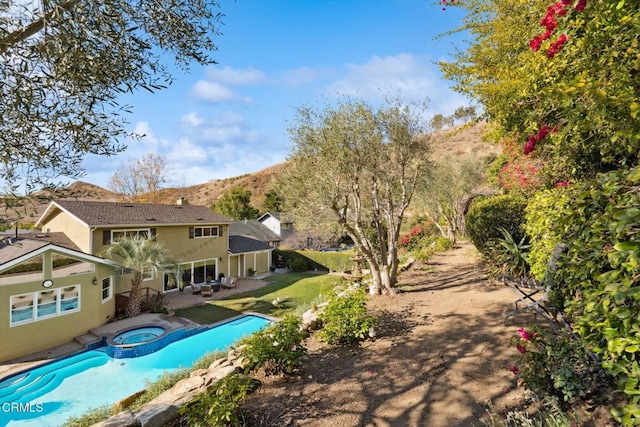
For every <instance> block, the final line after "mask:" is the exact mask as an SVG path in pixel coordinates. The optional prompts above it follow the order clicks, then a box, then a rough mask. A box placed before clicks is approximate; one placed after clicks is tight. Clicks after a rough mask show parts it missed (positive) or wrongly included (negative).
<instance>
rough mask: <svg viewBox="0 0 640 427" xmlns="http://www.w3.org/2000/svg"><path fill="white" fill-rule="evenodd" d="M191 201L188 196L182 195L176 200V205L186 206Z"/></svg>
mask: <svg viewBox="0 0 640 427" xmlns="http://www.w3.org/2000/svg"><path fill="white" fill-rule="evenodd" d="M188 204H189V201H188V200H187V199H186V197H180V198H179V199H178V200H177V201H176V205H178V206H185V205H188Z"/></svg>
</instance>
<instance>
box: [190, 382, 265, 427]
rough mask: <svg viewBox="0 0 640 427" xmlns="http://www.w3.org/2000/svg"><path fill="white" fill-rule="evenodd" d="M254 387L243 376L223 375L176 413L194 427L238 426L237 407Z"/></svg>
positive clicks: (238, 409)
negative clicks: (207, 389) (205, 391)
mask: <svg viewBox="0 0 640 427" xmlns="http://www.w3.org/2000/svg"><path fill="white" fill-rule="evenodd" d="M258 385H259V381H257V380H255V379H252V378H250V377H248V376H247V375H244V374H231V375H227V376H226V377H224V378H223V379H221V380H220V381H218V382H217V383H215V384H214V385H213V387H212V388H211V389H210V390H209V391H208V392H207V393H204V394H201V395H200V396H198V397H196V398H195V399H194V400H193V401H191V402H190V403H189V404H187V405H185V406H183V407H182V408H181V409H180V411H178V413H179V414H180V415H182V416H183V417H184V418H185V419H186V422H187V425H189V426H194V427H196V426H220V427H223V426H237V425H241V421H242V420H241V412H240V406H241V405H242V403H243V402H244V401H245V399H246V398H247V396H248V395H249V394H251V393H252V392H253V391H254V390H255V389H256V388H257V387H258Z"/></svg>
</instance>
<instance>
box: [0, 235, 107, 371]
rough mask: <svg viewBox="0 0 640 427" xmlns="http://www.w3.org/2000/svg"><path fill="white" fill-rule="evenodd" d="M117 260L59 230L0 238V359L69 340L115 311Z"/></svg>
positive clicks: (103, 320)
mask: <svg viewBox="0 0 640 427" xmlns="http://www.w3.org/2000/svg"><path fill="white" fill-rule="evenodd" d="M116 267H117V264H116V263H115V262H113V261H110V260H106V259H102V258H99V257H96V256H93V255H89V254H86V253H83V252H82V251H80V250H79V248H78V247H77V246H76V245H75V244H74V243H73V242H71V241H70V240H69V239H68V238H67V237H66V236H65V235H64V234H63V233H50V234H44V233H31V234H21V235H19V236H15V237H13V236H3V238H2V239H1V240H0V313H1V314H2V317H1V320H0V361H4V360H8V359H12V358H15V357H19V356H22V355H25V354H28V353H32V352H36V351H40V350H44V349H46V348H49V347H53V346H56V345H60V344H62V343H64V342H68V341H71V340H73V338H74V337H77V336H79V335H82V334H84V333H86V332H87V331H88V330H89V329H91V328H95V327H97V326H100V325H103V324H104V323H107V322H108V321H110V320H111V319H112V317H113V315H114V313H115V298H114V283H115V277H116V275H115V271H116Z"/></svg>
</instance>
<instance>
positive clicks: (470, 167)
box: [415, 155, 484, 243]
mask: <svg viewBox="0 0 640 427" xmlns="http://www.w3.org/2000/svg"><path fill="white" fill-rule="evenodd" d="M483 180H484V165H483V164H482V161H480V159H478V158H477V157H476V156H475V155H467V156H459V157H451V156H445V157H443V158H441V159H439V160H438V161H436V162H434V165H433V166H432V167H431V174H430V176H429V178H428V179H427V180H426V181H425V182H424V184H423V186H422V187H421V188H420V190H419V191H418V192H417V194H416V200H415V205H416V206H417V207H419V208H420V209H422V210H424V212H425V213H426V214H427V215H428V216H429V218H431V219H432V220H433V223H434V225H435V226H436V227H438V229H439V230H440V232H441V233H442V236H443V237H448V238H449V239H451V241H452V242H453V243H455V242H456V237H457V232H458V227H459V224H460V221H461V218H462V215H463V212H462V204H461V202H462V199H463V198H464V197H465V196H468V195H469V194H470V193H471V191H472V190H473V189H474V188H476V187H477V186H478V185H480V184H481V183H482V181H483ZM441 224H442V225H441Z"/></svg>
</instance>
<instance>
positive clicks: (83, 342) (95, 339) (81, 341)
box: [73, 332, 102, 348]
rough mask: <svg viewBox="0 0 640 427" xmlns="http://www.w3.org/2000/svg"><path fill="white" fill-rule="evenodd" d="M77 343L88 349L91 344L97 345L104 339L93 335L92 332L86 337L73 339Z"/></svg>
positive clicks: (81, 336)
mask: <svg viewBox="0 0 640 427" xmlns="http://www.w3.org/2000/svg"><path fill="white" fill-rule="evenodd" d="M73 340H74V341H75V342H77V343H78V344H80V345H81V346H83V347H85V348H86V347H87V346H89V345H91V344H94V343H97V342H100V341H102V337H99V336H97V335H95V334H92V333H91V332H88V333H86V334H84V335H80V336H78V337H75V338H74V339H73Z"/></svg>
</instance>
